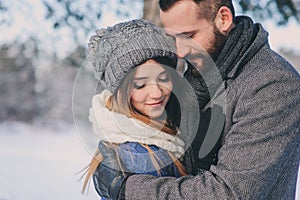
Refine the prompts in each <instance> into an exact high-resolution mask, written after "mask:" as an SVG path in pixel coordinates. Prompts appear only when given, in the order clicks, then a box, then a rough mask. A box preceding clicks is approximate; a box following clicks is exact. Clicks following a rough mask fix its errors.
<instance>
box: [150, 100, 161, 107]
mask: <svg viewBox="0 0 300 200" xmlns="http://www.w3.org/2000/svg"><path fill="white" fill-rule="evenodd" d="M162 104H163V100H161V101H158V102H153V103H146V105H148V106H151V107H154V108H156V107H160V106H162Z"/></svg>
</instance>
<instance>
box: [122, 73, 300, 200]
mask: <svg viewBox="0 0 300 200" xmlns="http://www.w3.org/2000/svg"><path fill="white" fill-rule="evenodd" d="M272 73H273V74H274V72H272ZM276 74H278V76H277V77H276V78H274V79H272V78H268V75H269V73H268V72H266V73H261V74H257V75H256V77H254V78H253V79H252V80H251V82H249V85H248V86H246V87H245V88H244V89H243V90H239V91H238V94H236V98H235V99H234V101H236V102H234V103H233V102H231V103H233V104H234V105H235V109H232V112H233V113H232V115H231V119H230V120H231V127H230V129H229V131H228V132H227V133H226V134H225V136H224V139H223V145H222V147H221V149H220V151H219V154H218V163H217V165H215V166H212V167H211V168H210V170H209V171H206V172H205V173H203V174H201V175H198V176H187V177H181V178H178V179H176V178H155V177H152V176H145V175H132V176H130V177H129V178H128V179H127V181H126V184H125V197H126V199H127V198H128V199H198V198H204V199H265V198H272V197H273V199H274V198H279V197H280V196H276V195H281V197H285V198H286V199H290V198H292V197H293V195H294V194H292V192H291V190H293V188H295V185H296V178H297V171H298V165H299V155H300V152H299V140H300V139H299V137H300V136H299V135H300V134H299V129H300V117H299V116H300V97H299V94H300V86H299V79H298V78H295V76H290V75H287V74H285V72H282V71H278V72H276ZM277 78H278V79H279V80H277ZM258 83H259V84H258ZM238 96H239V97H238ZM227 120H229V119H227ZM137 191H138V192H137Z"/></svg>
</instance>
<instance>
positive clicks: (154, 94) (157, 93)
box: [149, 83, 162, 99]
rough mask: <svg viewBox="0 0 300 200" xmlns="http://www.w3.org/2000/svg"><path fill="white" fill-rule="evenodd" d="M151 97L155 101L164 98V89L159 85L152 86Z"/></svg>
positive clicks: (150, 88)
mask: <svg viewBox="0 0 300 200" xmlns="http://www.w3.org/2000/svg"><path fill="white" fill-rule="evenodd" d="M149 96H150V97H151V98H154V99H158V98H161V96H162V88H161V86H160V85H159V84H157V83H152V84H150V87H149Z"/></svg>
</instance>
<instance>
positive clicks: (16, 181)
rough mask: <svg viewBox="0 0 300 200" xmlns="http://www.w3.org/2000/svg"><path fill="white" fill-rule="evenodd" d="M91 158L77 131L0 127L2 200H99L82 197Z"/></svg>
mask: <svg viewBox="0 0 300 200" xmlns="http://www.w3.org/2000/svg"><path fill="white" fill-rule="evenodd" d="M90 158H91V155H90V154H89V153H88V151H87V150H86V149H85V148H84V146H83V145H82V144H81V142H80V139H79V137H78V135H77V133H76V130H75V128H74V127H66V128H64V129H61V130H59V131H54V130H52V131H50V130H44V129H43V128H37V127H32V126H29V125H25V124H19V123H14V124H0V162H1V164H0V199H1V200H24V199H25V200H68V199H72V200H84V199H88V200H96V199H99V198H98V197H97V194H96V192H95V191H94V188H93V185H92V184H91V186H90V190H89V192H88V194H83V195H82V194H81V186H82V181H78V179H79V178H80V174H78V172H79V171H80V170H81V169H83V168H84V167H85V166H86V165H87V164H88V162H89V160H90Z"/></svg>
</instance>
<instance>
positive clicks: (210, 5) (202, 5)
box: [159, 0, 235, 20]
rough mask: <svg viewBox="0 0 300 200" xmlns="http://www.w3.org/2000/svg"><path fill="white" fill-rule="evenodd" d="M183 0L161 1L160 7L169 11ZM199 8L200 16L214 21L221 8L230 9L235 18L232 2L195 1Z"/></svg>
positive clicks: (228, 0) (225, 0)
mask: <svg viewBox="0 0 300 200" xmlns="http://www.w3.org/2000/svg"><path fill="white" fill-rule="evenodd" d="M179 1H181V0H159V7H160V9H161V10H162V11H167V10H169V9H170V8H171V7H172V6H173V5H174V4H175V3H177V2H179ZM193 1H194V2H195V3H196V4H198V6H199V16H201V17H204V18H205V19H209V20H213V19H214V18H215V17H216V14H217V12H218V10H219V8H220V7H221V6H226V7H228V8H229V9H230V11H231V13H232V16H233V17H234V16H235V11H234V7H233V4H232V0H193Z"/></svg>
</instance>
